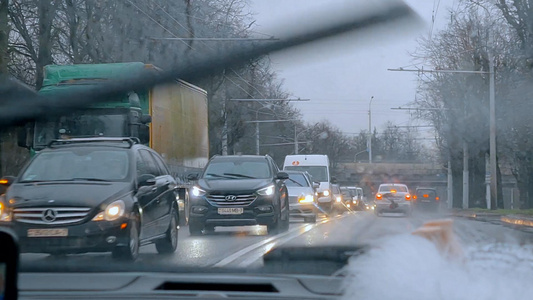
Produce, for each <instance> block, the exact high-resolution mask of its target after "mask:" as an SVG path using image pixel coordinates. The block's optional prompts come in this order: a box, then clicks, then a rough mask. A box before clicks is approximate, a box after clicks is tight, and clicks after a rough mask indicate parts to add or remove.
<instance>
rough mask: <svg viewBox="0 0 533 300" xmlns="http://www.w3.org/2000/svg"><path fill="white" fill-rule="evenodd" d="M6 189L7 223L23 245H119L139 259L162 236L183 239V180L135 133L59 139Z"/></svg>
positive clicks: (61, 249) (162, 243)
mask: <svg viewBox="0 0 533 300" xmlns="http://www.w3.org/2000/svg"><path fill="white" fill-rule="evenodd" d="M2 182H4V184H5V185H9V188H8V190H7V192H6V194H5V195H2V196H0V201H1V203H0V210H1V211H0V225H7V226H10V227H12V228H13V229H14V230H15V231H16V233H17V235H18V237H19V240H20V246H21V251H22V252H37V253H50V254H68V253H85V252H109V251H110V252H112V254H113V257H114V258H118V259H127V260H134V259H135V258H136V257H137V256H138V253H139V246H140V245H144V244H149V243H155V245H156V248H157V251H158V252H159V253H173V252H174V251H175V250H176V248H177V243H178V224H179V223H178V222H179V220H178V206H177V202H176V181H175V179H174V178H173V177H172V176H171V175H170V173H169V169H168V167H167V165H166V164H165V162H164V161H163V159H162V158H161V156H159V154H157V153H156V152H155V151H153V150H152V149H150V148H148V147H146V146H143V145H140V144H137V141H135V140H132V139H128V138H97V139H70V140H56V141H53V142H51V143H50V145H49V146H48V147H47V148H46V149H44V150H43V151H41V152H39V153H38V154H37V155H36V156H35V157H34V158H33V159H32V160H31V162H30V163H29V164H28V165H27V166H26V167H25V168H24V169H23V170H22V171H21V173H20V175H19V176H18V177H17V178H15V177H4V178H3V180H2Z"/></svg>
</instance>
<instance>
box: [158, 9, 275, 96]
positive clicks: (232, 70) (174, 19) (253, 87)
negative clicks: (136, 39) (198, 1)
mask: <svg viewBox="0 0 533 300" xmlns="http://www.w3.org/2000/svg"><path fill="white" fill-rule="evenodd" d="M152 2H153V3H154V4H155V5H156V6H157V7H158V8H159V9H160V10H161V11H163V12H164V13H165V14H166V15H167V16H168V17H169V18H170V19H172V20H173V21H174V22H176V23H177V24H178V25H179V26H180V27H181V28H183V29H184V30H185V31H186V32H187V33H188V34H189V35H191V36H192V35H193V32H192V31H191V30H190V29H189V28H187V27H186V26H184V25H183V24H181V23H180V22H179V21H178V20H176V18H174V17H173V16H172V15H170V14H169V13H168V12H167V11H166V10H164V9H163V7H161V5H159V4H158V3H157V0H154V1H152ZM200 43H202V44H203V45H204V46H205V47H206V48H209V49H211V50H213V51H216V50H215V49H214V48H213V47H212V46H210V45H208V44H207V43H206V42H205V41H201V40H200ZM187 45H188V44H187ZM191 49H192V47H191ZM193 50H194V49H193ZM229 70H230V71H231V72H233V74H235V75H236V76H237V77H239V78H240V79H241V80H242V81H243V82H244V83H246V84H247V85H248V86H250V87H251V88H252V89H254V90H255V91H256V92H257V93H258V94H259V95H261V97H263V98H266V97H265V96H264V95H263V93H262V92H261V91H259V90H258V89H257V88H256V87H255V86H254V85H253V84H251V83H250V82H248V81H247V80H245V79H244V78H243V77H242V76H241V75H240V74H238V73H237V72H236V71H235V70H234V69H231V68H230V69H229ZM224 78H226V79H228V80H229V81H230V82H231V83H233V84H234V85H236V86H237V87H239V88H240V89H241V90H244V89H243V88H242V87H240V86H238V85H237V83H235V82H234V81H233V80H231V79H230V78H229V77H227V76H226V75H224ZM244 91H245V93H246V94H247V95H248V96H249V97H250V98H254V97H253V96H252V95H250V93H249V92H248V91H246V90H244Z"/></svg>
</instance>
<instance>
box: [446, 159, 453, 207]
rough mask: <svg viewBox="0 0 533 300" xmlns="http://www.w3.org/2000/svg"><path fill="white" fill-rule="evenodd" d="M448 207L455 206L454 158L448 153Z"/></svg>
mask: <svg viewBox="0 0 533 300" xmlns="http://www.w3.org/2000/svg"><path fill="white" fill-rule="evenodd" d="M447 192H448V208H453V173H452V158H451V154H448V186H447Z"/></svg>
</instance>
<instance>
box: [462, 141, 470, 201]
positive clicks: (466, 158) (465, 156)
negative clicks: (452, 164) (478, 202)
mask: <svg viewBox="0 0 533 300" xmlns="http://www.w3.org/2000/svg"><path fill="white" fill-rule="evenodd" d="M469 160H470V155H469V153H468V143H467V142H466V141H463V209H467V208H468V193H469V190H470V186H469V179H470V168H469V166H468V161H469Z"/></svg>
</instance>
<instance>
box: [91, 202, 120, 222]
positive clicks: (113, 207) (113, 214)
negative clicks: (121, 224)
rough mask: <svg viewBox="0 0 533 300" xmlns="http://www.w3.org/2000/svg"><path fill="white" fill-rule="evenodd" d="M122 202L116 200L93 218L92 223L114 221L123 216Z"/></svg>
mask: <svg viewBox="0 0 533 300" xmlns="http://www.w3.org/2000/svg"><path fill="white" fill-rule="evenodd" d="M124 207H125V205H124V201H122V200H117V201H115V202H113V203H111V204H109V205H108V206H107V207H106V209H105V210H104V211H101V212H99V213H98V214H97V215H96V216H94V218H93V221H102V220H106V221H114V220H116V219H118V218H120V217H122V216H123V215H124Z"/></svg>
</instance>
